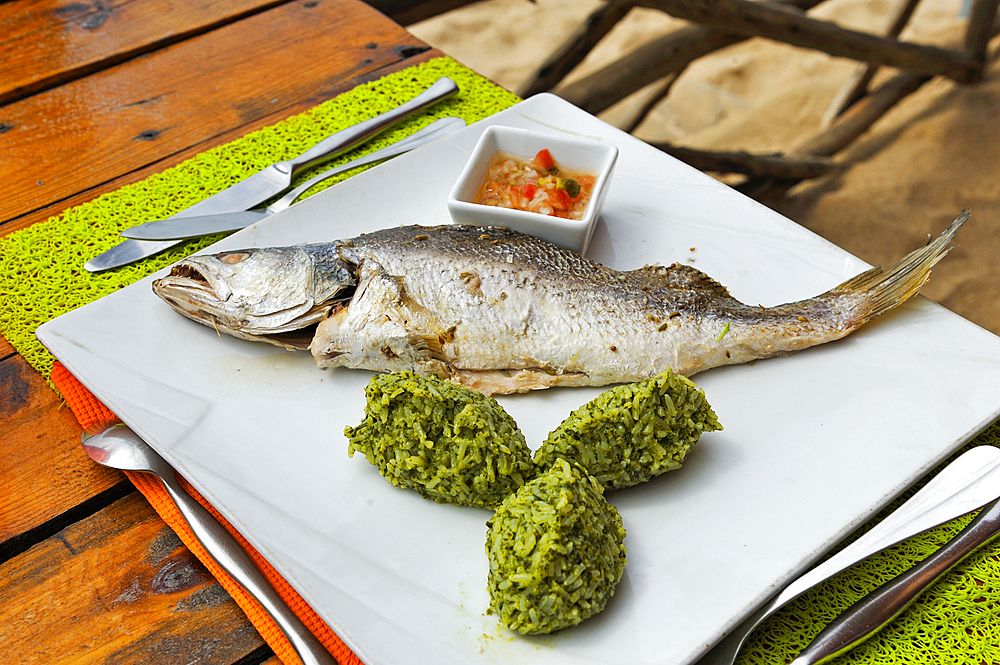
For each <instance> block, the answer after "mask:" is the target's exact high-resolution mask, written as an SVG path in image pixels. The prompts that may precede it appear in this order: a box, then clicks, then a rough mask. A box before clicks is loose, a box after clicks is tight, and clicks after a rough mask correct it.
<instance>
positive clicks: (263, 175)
mask: <svg viewBox="0 0 1000 665" xmlns="http://www.w3.org/2000/svg"><path fill="white" fill-rule="evenodd" d="M456 92H458V85H457V84H456V83H455V82H454V81H452V80H451V79H450V78H447V77H442V78H440V79H438V80H437V81H436V82H435V83H434V84H433V85H432V86H431V87H429V88H428V89H427V90H425V91H424V92H422V93H421V94H419V95H417V96H416V97H414V98H413V99H411V100H410V101H408V102H406V103H405V104H402V105H400V106H398V107H396V108H395V109H393V110H391V111H388V112H386V113H383V114H381V115H378V116H375V117H374V118H370V119H369V120H365V121H364V122H360V123H358V124H356V125H354V126H352V127H348V128H347V129H343V130H341V131H339V132H337V133H335V134H332V135H331V136H328V137H327V138H325V139H323V140H322V141H320V142H319V143H317V144H316V145H315V146H313V147H312V148H310V149H309V150H307V151H306V152H304V153H302V154H301V155H299V156H298V157H295V158H293V159H289V160H285V161H283V162H277V163H275V164H272V165H271V166H268V167H267V168H265V169H263V170H262V171H260V172H258V173H255V174H254V175H252V176H250V177H249V178H246V179H245V180H241V181H240V182H238V183H236V184H235V185H233V186H232V187H228V188H227V189H224V190H222V191H221V192H219V193H217V194H213V195H212V196H210V197H208V198H207V199H205V200H204V201H199V202H198V203H196V204H194V205H193V206H191V207H189V208H186V209H185V210H182V211H181V212H179V213H177V214H176V215H173V216H172V217H171V218H170V219H175V218H183V217H193V216H199V215H213V214H216V213H221V212H238V211H241V210H249V209H250V208H252V207H254V206H255V205H257V204H259V203H262V202H263V201H266V200H267V199H269V198H271V197H272V196H274V195H275V194H279V193H281V192H283V191H284V190H286V189H288V187H289V185H291V183H292V177H293V176H294V175H295V173H296V172H297V171H300V170H301V169H303V168H306V167H307V166H311V165H313V164H315V163H317V162H320V161H322V160H324V159H329V158H332V157H335V156H336V155H338V154H340V153H342V152H345V151H346V150H349V149H350V148H353V147H354V146H356V145H357V144H359V143H361V142H362V141H365V140H366V139H369V138H371V137H372V136H374V135H375V134H377V133H379V132H381V131H382V130H384V129H386V128H387V127H389V126H390V125H392V124H393V123H395V122H398V121H399V120H401V119H403V118H405V117H407V116H409V115H412V114H413V113H416V112H417V111H419V110H421V109H423V108H426V107H427V106H429V105H431V104H433V103H435V102H437V101H439V100H441V99H444V98H445V97H450V96H451V95H453V94H455V93H456ZM180 242H182V241H180V240H164V241H157V242H152V241H146V240H126V241H125V242H122V243H120V244H118V245H116V246H115V247H112V248H111V249H109V250H107V251H106V252H104V253H103V254H100V255H98V256H96V257H94V258H93V259H91V260H90V261H88V262H87V263H86V264H84V266H83V267H84V268H85V269H86V270H88V271H90V272H98V271H101V270H108V269H110V268H117V267H119V266H123V265H127V264H129V263H133V262H135V261H138V260H140V259H144V258H146V257H149V256H153V255H154V254H158V253H160V252H162V251H163V250H165V249H168V248H170V247H173V246H174V245H177V244H178V243H180Z"/></svg>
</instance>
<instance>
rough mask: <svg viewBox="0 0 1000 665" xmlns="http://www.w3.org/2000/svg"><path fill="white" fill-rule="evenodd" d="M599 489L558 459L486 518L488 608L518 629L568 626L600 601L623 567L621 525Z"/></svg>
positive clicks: (612, 587)
mask: <svg viewBox="0 0 1000 665" xmlns="http://www.w3.org/2000/svg"><path fill="white" fill-rule="evenodd" d="M603 494H604V488H603V487H601V485H600V483H598V482H597V481H596V480H595V479H594V478H593V477H592V476H591V475H589V474H588V473H587V472H586V471H585V470H584V469H582V468H581V467H580V466H579V465H578V464H575V463H573V462H567V461H566V460H563V459H558V460H556V461H555V463H554V464H552V466H551V467H550V468H549V470H548V471H546V472H545V473H543V474H541V475H539V476H538V477H537V478H535V479H534V480H532V481H530V482H528V483H526V484H525V485H524V486H523V487H521V488H520V489H519V490H517V492H515V493H514V494H512V495H510V496H508V497H507V498H506V499H504V501H503V503H502V504H500V507H499V508H497V511H496V513H495V514H494V515H493V517H492V518H491V519H490V520H489V521H487V523H486V524H487V526H488V527H489V530H488V531H487V535H486V554H487V556H488V557H489V561H490V572H489V580H488V586H489V592H490V611H491V612H493V613H496V614H497V615H498V616H499V617H500V621H501V622H502V623H503V624H504V625H505V626H507V627H508V628H511V629H513V630H516V631H518V632H519V633H521V634H522V635H533V634H538V633H551V632H553V631H556V630H560V629H562V628H567V627H569V626H574V625H576V624H578V623H580V622H581V621H583V620H584V619H587V618H589V617H591V616H593V615H595V614H597V613H598V612H600V611H601V610H603V609H604V607H605V605H607V602H608V599H609V598H611V596H612V595H613V594H614V591H615V585H617V584H618V581H619V580H620V579H621V576H622V571H623V570H624V569H625V545H624V544H623V541H624V539H625V528H624V526H623V525H622V518H621V516H620V515H619V514H618V511H617V510H615V508H614V506H611V505H610V504H608V502H607V501H606V500H605V499H604V495H603Z"/></svg>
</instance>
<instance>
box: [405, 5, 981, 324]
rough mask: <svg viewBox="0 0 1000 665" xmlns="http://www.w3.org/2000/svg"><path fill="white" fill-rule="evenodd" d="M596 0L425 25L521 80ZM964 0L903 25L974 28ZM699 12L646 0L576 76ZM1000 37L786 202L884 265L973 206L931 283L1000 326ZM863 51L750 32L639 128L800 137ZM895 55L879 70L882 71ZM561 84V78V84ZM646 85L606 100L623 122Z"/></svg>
mask: <svg viewBox="0 0 1000 665" xmlns="http://www.w3.org/2000/svg"><path fill="white" fill-rule="evenodd" d="M600 4H601V3H600V2H599V1H597V0H538V1H537V3H536V4H532V3H530V2H528V1H527V0H485V1H484V2H480V3H477V4H474V5H470V6H468V7H465V8H462V9H459V10H456V11H454V12H450V13H448V14H444V15H442V16H439V17H436V18H434V19H431V20H428V21H424V22H422V23H419V24H416V25H413V26H410V27H409V29H410V30H411V31H412V32H413V33H414V34H416V35H417V36H418V37H420V38H421V39H423V40H424V41H426V42H428V43H430V44H432V45H434V46H435V47H437V48H439V49H441V50H442V51H444V52H445V53H447V54H449V55H451V56H452V57H454V58H455V59H456V60H458V61H460V62H462V63H464V64H466V65H468V66H469V67H471V68H472V69H474V70H476V71H477V72H479V73H481V74H483V75H484V76H487V77H489V78H490V79H492V80H494V81H496V82H497V83H499V84H500V85H503V86H504V87H506V88H508V89H510V90H514V91H517V90H518V89H519V88H520V87H521V86H522V85H523V84H524V82H525V81H527V80H529V79H530V78H531V76H532V74H533V72H534V71H535V69H536V68H537V67H538V66H539V65H540V64H541V63H542V62H544V61H545V59H546V58H547V57H548V55H549V54H550V53H551V52H552V51H553V50H554V49H555V48H557V47H558V45H559V44H561V43H562V42H563V40H564V39H565V38H566V37H568V36H569V35H570V34H572V32H573V31H574V30H576V29H577V27H578V26H579V25H580V24H581V23H582V22H583V20H584V19H585V17H586V15H587V14H588V13H589V12H590V11H592V10H593V9H595V8H597V7H599V6H600ZM962 4H963V0H924V1H923V2H922V3H921V5H920V7H919V8H918V10H917V12H916V13H915V14H914V16H913V18H912V19H911V21H910V24H909V26H908V27H907V29H906V30H905V31H904V32H903V35H902V38H903V39H906V40H909V41H914V42H919V43H927V44H935V45H943V44H947V43H949V41H956V42H960V40H961V35H962V34H963V32H964V27H965V23H964V21H963V20H962V19H961V17H960V14H961V12H962V9H963V7H962ZM892 10H893V3H891V2H888V1H887V0H828V1H827V2H825V3H823V4H822V5H820V6H819V7H817V8H816V9H815V10H814V11H813V12H811V13H810V15H811V16H815V17H817V18H823V19H827V20H832V21H836V22H837V23H839V24H841V25H843V26H845V27H849V28H854V29H858V30H865V31H868V32H873V33H879V32H882V31H884V30H885V29H886V27H887V25H888V22H889V15H890V14H891V12H892ZM682 25H684V23H683V22H682V21H679V20H676V19H673V18H671V17H669V16H666V15H664V14H663V13H661V12H657V11H653V10H644V9H635V10H633V11H632V12H631V13H630V14H629V16H628V17H627V18H626V20H625V21H624V22H623V23H621V24H619V26H617V28H616V29H615V31H614V32H612V34H611V35H609V36H608V38H606V40H605V41H604V42H602V43H601V44H600V45H599V46H598V48H597V49H595V51H594V52H592V53H591V55H590V56H589V57H588V59H587V60H586V61H585V62H584V63H583V64H582V65H581V66H580V67H578V68H577V70H576V71H574V72H573V74H571V76H570V78H569V79H568V81H572V80H574V79H576V78H579V77H580V76H582V75H585V74H586V73H588V72H592V71H594V70H595V69H596V68H597V67H599V66H602V65H603V64H605V63H606V62H608V61H610V60H612V59H614V58H616V57H618V56H619V54H621V53H623V52H626V51H627V50H629V49H631V48H634V47H635V46H637V45H639V44H642V43H644V42H646V41H648V40H650V39H652V38H654V37H656V36H659V35H661V34H664V33H665V32H669V31H671V30H674V29H676V28H677V27H679V26H682ZM998 50H1000V40H994V41H993V42H992V43H991V49H990V53H991V54H993V55H994V57H993V58H992V62H991V65H990V67H989V71H988V73H987V76H986V79H985V81H983V82H982V83H979V84H977V85H974V86H966V85H960V84H957V83H954V82H952V81H950V80H948V79H944V78H935V79H933V80H931V81H930V82H929V83H927V84H925V85H924V86H923V87H922V88H921V89H920V90H918V91H917V92H916V93H914V94H912V95H910V96H909V97H908V98H906V99H905V100H904V101H903V102H902V103H900V104H899V105H897V106H896V107H895V108H893V109H892V110H891V111H890V112H889V113H888V114H887V115H886V116H884V117H883V118H881V119H880V120H879V121H878V122H877V123H876V124H875V125H874V126H872V127H871V128H870V129H869V131H867V132H866V133H865V134H863V135H862V136H861V137H860V138H859V139H857V140H856V141H855V142H854V143H853V144H852V145H851V146H850V147H849V148H847V149H845V150H844V151H842V152H841V153H840V154H838V155H836V157H835V162H836V165H837V168H836V169H835V170H834V171H833V172H832V173H830V174H828V175H826V176H824V177H822V178H818V179H815V180H811V181H808V182H804V183H802V184H800V185H798V186H797V187H796V188H795V189H793V190H792V191H791V192H789V194H788V195H787V196H785V197H784V198H782V199H779V200H773V201H767V202H766V203H767V205H769V206H771V207H772V208H774V209H775V210H777V211H778V212H780V213H782V214H784V215H785V216H787V217H789V218H790V219H792V220H793V221H795V222H797V223H799V224H801V225H803V226H805V227H806V228H809V229H811V230H812V231H814V232H816V233H817V234H819V235H821V236H823V237H824V238H826V239H828V240H830V241H831V242H833V243H835V244H837V245H839V246H841V247H843V248H844V249H846V250H848V251H849V252H851V253H852V254H854V255H856V256H858V257H860V258H861V259H863V260H865V261H867V262H869V263H871V264H876V265H891V264H892V263H894V262H895V261H896V260H897V259H899V258H900V257H902V256H903V255H904V254H906V253H907V252H909V251H910V250H912V249H915V248H916V247H918V246H920V245H922V244H923V243H924V242H926V240H927V237H928V236H929V235H936V234H937V233H939V232H940V231H941V230H943V229H944V228H945V227H946V226H947V224H948V223H949V222H950V221H951V220H952V219H954V218H955V217H956V216H957V215H958V214H959V213H960V212H961V211H962V210H963V209H965V208H971V209H972V218H971V219H970V221H969V222H967V223H966V225H965V226H964V227H963V228H962V230H961V232H960V234H959V237H958V242H957V243H956V247H955V249H954V250H953V251H952V252H951V253H950V254H949V255H948V256H947V257H946V258H945V259H944V260H943V261H942V262H941V263H939V264H938V266H937V267H936V268H935V270H934V275H933V277H932V279H931V282H930V283H929V284H928V285H927V286H926V287H925V288H924V290H923V291H922V293H923V294H924V295H926V296H927V297H929V298H931V299H933V300H935V301H936V302H938V303H940V304H942V305H944V306H945V307H947V308H948V309H950V310H952V311H953V312H956V313H958V314H960V315H961V316H963V317H965V318H967V319H969V320H971V321H973V322H974V323H976V324H978V325H980V326H982V327H984V328H986V329H987V330H990V331H992V332H993V333H996V334H1000V62H998V60H997V58H996V57H995V56H996V54H997V52H998ZM856 66H857V65H856V63H854V62H853V61H849V60H845V59H840V58H832V57H830V56H827V55H826V54H823V53H819V52H817V51H811V50H808V49H800V48H795V47H790V46H786V45H783V44H777V43H774V42H769V41H766V40H763V39H751V40H748V41H746V42H743V43H741V44H737V45H734V46H731V47H729V48H727V49H723V50H720V51H718V52H716V53H714V54H712V55H709V56H706V57H705V58H702V59H700V60H698V61H697V62H696V63H694V64H693V65H692V66H690V67H689V68H688V69H687V70H686V71H685V72H684V73H683V74H682V75H681V77H680V78H679V79H678V80H677V82H676V83H675V84H674V87H673V88H672V89H671V91H670V94H669V96H668V97H667V98H666V99H665V100H663V101H662V102H661V103H660V104H659V105H658V106H657V107H656V109H655V110H654V111H653V112H652V113H651V114H650V115H649V116H648V117H647V119H646V121H645V122H643V124H642V125H640V126H639V127H638V128H637V129H636V130H635V131H634V132H633V133H634V134H635V135H636V136H638V137H639V138H642V139H644V140H648V141H670V142H673V143H675V144H677V145H683V146H690V147H696V148H707V149H715V150H748V151H755V152H790V151H792V150H793V149H794V148H795V147H796V146H797V145H799V144H801V143H802V142H804V141H805V140H806V139H807V138H809V137H811V136H812V135H814V134H816V133H817V132H818V131H820V130H821V128H822V122H823V115H824V113H825V112H826V110H827V107H828V106H829V104H830V100H831V99H833V97H834V96H835V95H836V93H837V92H838V90H839V89H840V88H841V86H842V84H843V82H844V81H845V80H846V79H847V78H848V77H849V76H850V75H851V73H852V72H853V71H854V69H855V67H856ZM893 73H895V71H894V70H889V69H887V70H884V71H882V72H880V74H879V77H878V78H876V81H875V83H876V84H877V83H878V82H879V81H881V80H884V79H885V78H887V77H888V76H890V75H891V74H893ZM556 92H557V93H558V89H557V90H556ZM640 98H641V93H640V94H639V95H636V96H635V97H634V98H631V99H629V100H625V101H624V102H622V103H621V104H619V105H617V106H616V107H612V108H611V109H608V111H605V112H604V113H602V114H600V117H602V118H603V119H605V120H607V121H608V122H611V123H612V124H620V123H621V122H623V119H624V118H626V117H627V116H628V115H629V112H630V111H631V110H632V109H634V108H635V105H636V104H638V103H640V102H641V99H640Z"/></svg>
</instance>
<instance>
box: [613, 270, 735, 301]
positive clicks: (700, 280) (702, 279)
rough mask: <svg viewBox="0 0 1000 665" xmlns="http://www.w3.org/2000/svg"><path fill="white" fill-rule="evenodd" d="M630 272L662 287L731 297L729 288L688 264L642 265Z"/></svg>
mask: <svg viewBox="0 0 1000 665" xmlns="http://www.w3.org/2000/svg"><path fill="white" fill-rule="evenodd" d="M632 274H634V275H636V276H637V277H638V276H644V277H645V278H646V279H648V280H649V281H650V282H653V283H655V284H656V285H658V286H660V287H663V288H672V289H691V290H694V291H703V292H705V293H711V294H714V295H717V296H720V297H723V298H731V297H732V296H731V295H729V290H728V289H727V288H726V287H724V286H723V285H722V284H719V283H718V282H717V281H715V280H714V279H712V278H711V277H709V276H708V275H706V274H705V273H703V272H702V271H700V270H698V269H697V268H693V267H691V266H689V265H684V264H682V263H674V264H671V265H669V266H666V267H664V266H661V265H657V264H653V265H647V266H643V267H642V268H639V269H638V270H633V271H632Z"/></svg>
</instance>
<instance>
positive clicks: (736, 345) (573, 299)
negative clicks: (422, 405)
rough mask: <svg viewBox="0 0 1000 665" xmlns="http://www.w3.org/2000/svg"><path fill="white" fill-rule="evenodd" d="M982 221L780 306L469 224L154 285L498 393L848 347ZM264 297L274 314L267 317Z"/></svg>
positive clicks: (695, 274)
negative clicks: (833, 345) (840, 342)
mask: <svg viewBox="0 0 1000 665" xmlns="http://www.w3.org/2000/svg"><path fill="white" fill-rule="evenodd" d="M967 218H968V211H966V212H964V213H963V214H962V215H960V216H959V217H958V218H957V219H956V220H955V221H954V222H953V223H952V224H951V225H950V226H949V227H948V229H947V230H946V231H945V232H944V233H942V234H941V235H940V236H939V237H938V238H937V239H936V240H934V241H933V242H931V243H929V244H928V245H927V246H925V247H922V248H920V249H918V250H915V251H914V252H911V253H910V254H908V255H907V256H906V257H904V258H903V259H902V260H900V262H899V263H898V264H896V266H894V267H893V268H892V269H891V270H889V271H888V272H886V271H883V270H882V269H881V268H872V269H871V270H868V271H866V272H864V273H862V274H860V275H858V276H856V277H854V278H851V279H849V280H847V281H846V282H844V283H843V284H840V285H839V286H837V287H835V288H833V289H831V290H830V291H828V292H826V293H824V294H821V295H819V296H816V297H815V298H809V299H807V300H802V301H798V302H795V303H788V304H784V305H778V306H776V307H770V308H764V307H761V306H755V305H747V304H744V303H742V302H740V301H738V300H736V299H735V298H733V297H732V296H731V295H730V294H729V291H728V290H727V289H726V287H725V286H723V285H722V284H720V283H719V282H717V281H715V280H714V279H712V278H711V277H709V276H708V275H706V274H704V273H703V272H701V271H699V270H697V269H695V268H693V267H691V266H687V265H680V264H674V265H671V266H644V267H642V268H638V269H636V270H630V271H618V270H614V269H612V268H608V267H606V266H603V265H601V264H599V263H596V262H594V261H591V260H589V259H586V258H584V257H582V256H580V255H579V254H576V253H575V252H571V251H569V250H565V249H563V248H560V247H557V246H556V245H552V244H550V243H547V242H545V241H542V240H539V239H537V238H534V237H532V236H529V235H524V234H521V233H518V232H515V231H511V230H508V229H505V228H500V227H472V226H461V225H444V226H436V227H422V226H404V227H394V228H388V229H383V230H380V231H375V232H372V233H366V234H363V235H360V236H358V237H356V238H351V239H346V240H339V241H336V242H333V243H326V244H321V245H305V246H300V247H294V248H263V249H244V250H237V251H233V252H223V253H221V254H217V255H215V256H194V257H190V258H188V259H185V260H183V261H181V262H180V263H178V264H177V265H176V266H175V267H174V269H173V270H172V272H171V274H170V275H169V276H167V277H164V278H161V279H159V280H156V281H155V282H154V283H153V290H154V291H155V292H156V293H157V294H158V295H159V296H160V297H161V298H163V299H164V300H165V301H166V302H167V303H168V304H170V305H171V306H172V307H174V308H175V309H176V310H177V311H178V312H180V313H181V314H183V315H184V316H187V317H188V318H191V319H193V320H195V321H199V322H200V323H204V324H205V325H211V326H213V327H215V328H216V329H217V330H219V331H220V332H225V333H228V334H232V335H235V336H237V337H241V338H244V339H248V340H256V341H262V342H268V343H271V344H277V345H279V346H284V347H286V348H290V349H303V348H306V347H308V348H309V350H310V351H311V352H312V354H313V356H314V358H315V359H316V362H317V364H319V365H320V366H321V367H350V368H358V369H367V370H374V371H382V372H395V371H404V370H408V371H413V372H417V373H420V374H424V375H437V376H440V377H443V378H444V377H447V378H451V379H452V380H453V381H456V382H458V383H461V384H463V385H466V386H468V387H470V388H473V389H476V390H480V391H481V392H484V393H487V394H492V393H512V392H525V391H528V390H534V389H540V388H548V387H551V386H557V385H570V386H581V385H589V386H594V385H607V384H612V383H623V382H631V381H639V380H643V379H647V378H650V377H651V376H654V375H656V374H658V373H659V372H662V371H663V370H665V369H667V368H668V367H669V368H671V369H672V370H673V371H674V372H676V373H678V374H683V375H691V374H694V373H696V372H699V371H702V370H705V369H708V368H710V367H716V366H720V365H728V364H736V363H744V362H748V361H751V360H757V359H761V358H768V357H772V356H778V355H785V354H788V353H791V352H794V351H798V350H801V349H804V348H807V347H810V346H814V345H817V344H822V343H825V342H829V341H833V340H836V339H839V338H841V337H843V336H845V335H847V334H849V333H850V332H852V331H853V330H856V329H857V328H859V327H860V326H862V325H864V323H866V322H867V321H869V320H871V319H872V318H874V317H876V316H879V315H881V314H882V313H884V312H886V311H888V310H890V309H892V308H894V307H897V306H898V305H899V304H900V303H902V302H904V301H905V300H906V299H908V298H910V297H911V296H912V295H914V294H915V293H916V292H917V290H918V289H919V288H920V287H921V286H922V285H923V284H924V283H925V282H926V281H927V279H928V277H929V275H930V270H931V268H932V267H933V266H934V265H935V264H936V263H937V261H939V260H940V259H941V258H942V257H943V256H944V255H945V254H946V253H947V252H948V249H949V245H950V243H951V241H952V240H953V238H954V236H955V233H956V232H957V231H958V229H959V227H961V225H962V224H963V223H964V222H965V220H966V219H967ZM289 280H295V283H294V284H288V283H287V282H288V281H289ZM274 293H278V294H280V296H279V297H278V298H276V297H275V296H274V295H273V294H274ZM286 294H287V295H286ZM281 298H284V301H281V302H278V303H276V304H275V303H274V301H275V300H280V299H281ZM265 302H266V303H269V304H270V306H271V307H272V309H273V310H275V311H260V308H261V306H262V305H261V303H265ZM255 308H256V309H255ZM278 324H280V325H278ZM312 326H315V330H313V329H312ZM289 330H295V337H294V338H292V337H290V335H289V333H288V331H289Z"/></svg>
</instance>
